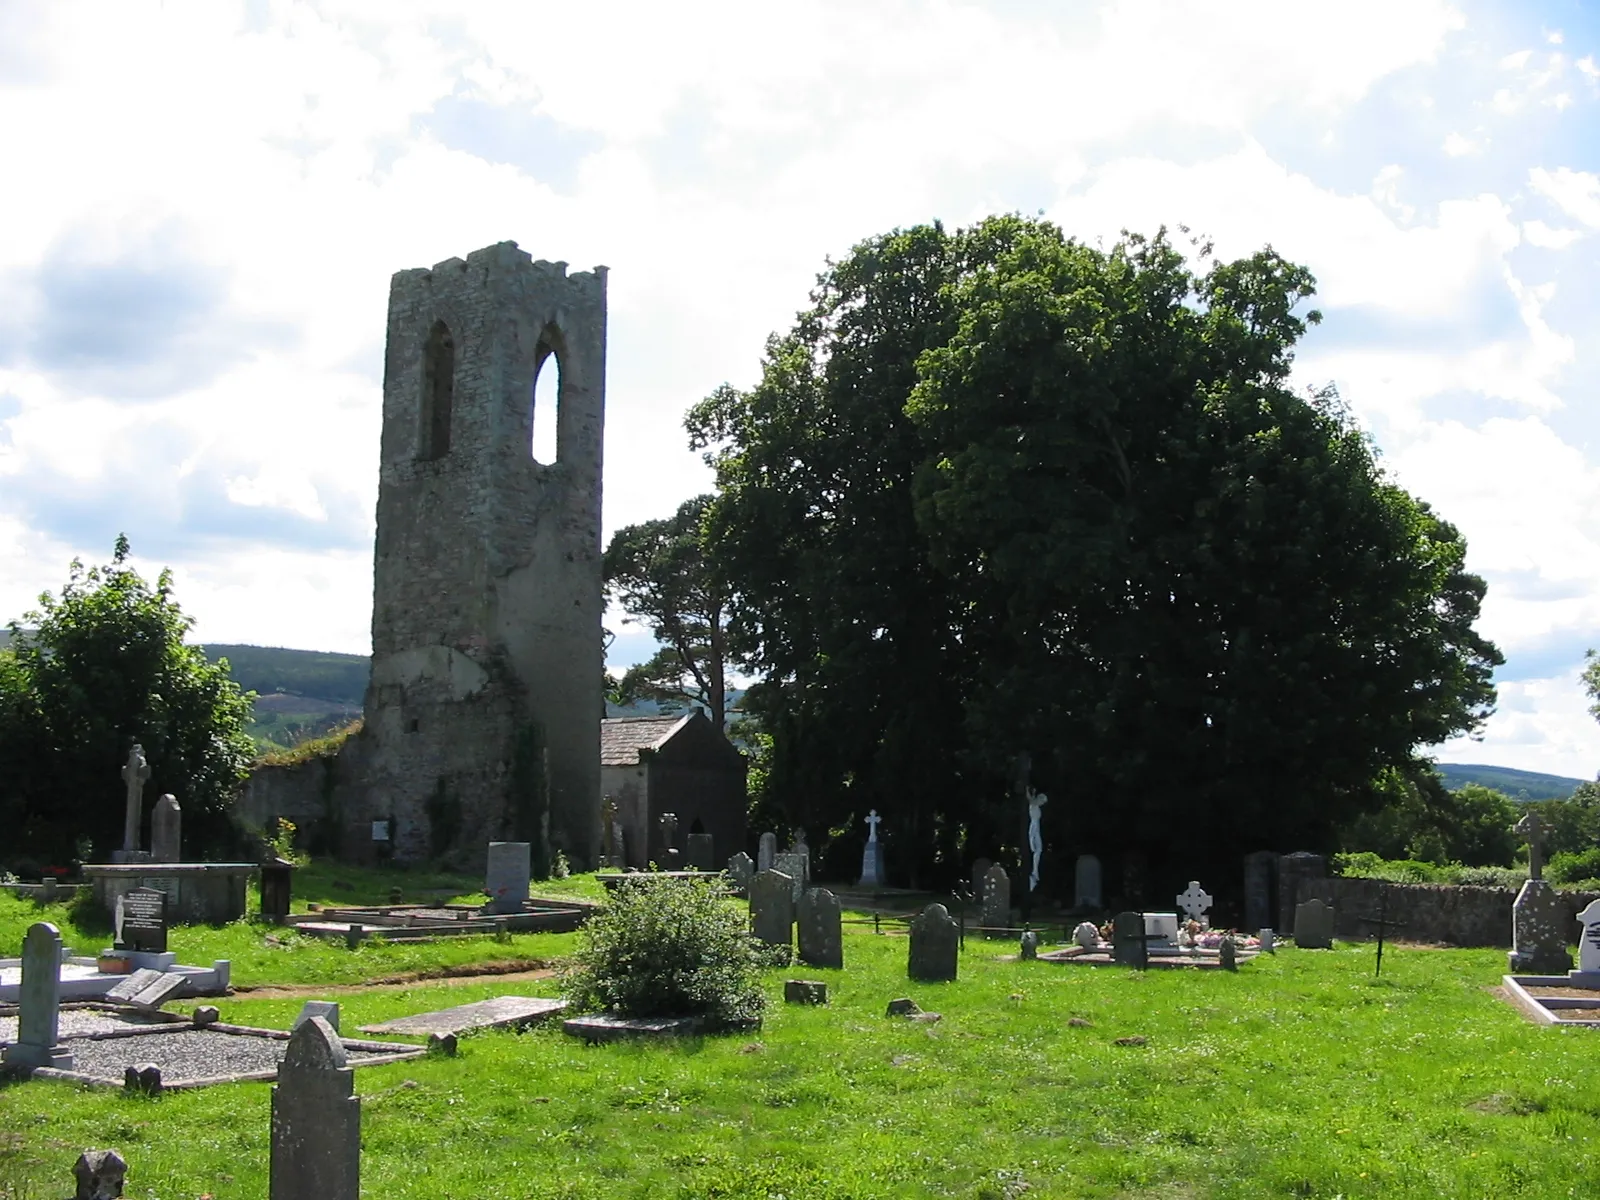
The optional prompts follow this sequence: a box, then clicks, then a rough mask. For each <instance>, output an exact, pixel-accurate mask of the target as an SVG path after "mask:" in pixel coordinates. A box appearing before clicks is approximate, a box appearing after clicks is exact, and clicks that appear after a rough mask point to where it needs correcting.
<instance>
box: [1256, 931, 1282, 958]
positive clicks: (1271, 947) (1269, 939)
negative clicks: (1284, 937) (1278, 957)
mask: <svg viewBox="0 0 1600 1200" xmlns="http://www.w3.org/2000/svg"><path fill="white" fill-rule="evenodd" d="M1256 938H1257V940H1258V941H1260V943H1261V953H1263V954H1276V953H1277V952H1278V939H1277V935H1276V934H1274V933H1273V932H1272V930H1271V929H1269V928H1268V927H1267V926H1265V925H1263V926H1262V927H1261V929H1260V931H1259V932H1258V933H1257V934H1256Z"/></svg>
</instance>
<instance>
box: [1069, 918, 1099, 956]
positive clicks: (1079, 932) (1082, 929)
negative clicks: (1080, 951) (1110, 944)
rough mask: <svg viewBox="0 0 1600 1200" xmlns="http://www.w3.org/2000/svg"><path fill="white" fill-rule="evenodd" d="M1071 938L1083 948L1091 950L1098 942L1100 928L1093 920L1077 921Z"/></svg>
mask: <svg viewBox="0 0 1600 1200" xmlns="http://www.w3.org/2000/svg"><path fill="white" fill-rule="evenodd" d="M1072 940H1073V941H1075V942H1077V943H1078V945H1080V946H1082V947H1083V948H1084V949H1085V950H1093V949H1094V948H1095V947H1096V946H1098V945H1099V944H1100V930H1099V929H1098V928H1096V927H1095V924H1094V922H1093V921H1079V922H1078V927H1077V928H1076V929H1074V930H1073V931H1072Z"/></svg>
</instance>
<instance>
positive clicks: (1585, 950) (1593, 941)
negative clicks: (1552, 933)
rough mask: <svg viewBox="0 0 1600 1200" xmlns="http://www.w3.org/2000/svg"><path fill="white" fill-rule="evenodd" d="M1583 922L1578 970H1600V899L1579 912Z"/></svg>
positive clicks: (1579, 943) (1579, 917) (1579, 918)
mask: <svg viewBox="0 0 1600 1200" xmlns="http://www.w3.org/2000/svg"><path fill="white" fill-rule="evenodd" d="M1578 920H1580V921H1582V922H1583V937H1582V938H1580V939H1579V941H1578V970H1580V971H1600V900H1591V901H1589V907H1588V908H1586V909H1584V910H1583V911H1582V912H1581V913H1579V914H1578Z"/></svg>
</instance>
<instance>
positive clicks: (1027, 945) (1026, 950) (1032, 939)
mask: <svg viewBox="0 0 1600 1200" xmlns="http://www.w3.org/2000/svg"><path fill="white" fill-rule="evenodd" d="M1017 957H1018V958H1020V959H1022V961H1023V962H1032V961H1033V960H1034V959H1036V958H1038V957H1039V935H1038V934H1037V933H1035V932H1034V931H1033V930H1031V929H1025V930H1023V931H1022V948H1021V950H1019V951H1018V953H1017Z"/></svg>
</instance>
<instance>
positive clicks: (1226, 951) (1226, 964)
mask: <svg viewBox="0 0 1600 1200" xmlns="http://www.w3.org/2000/svg"><path fill="white" fill-rule="evenodd" d="M1217 961H1218V962H1219V963H1221V964H1222V969H1223V970H1225V971H1237V970H1238V969H1239V944H1238V943H1237V942H1235V941H1234V940H1233V937H1232V936H1231V935H1228V934H1225V935H1223V938H1222V941H1221V942H1219V943H1218V944H1217Z"/></svg>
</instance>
